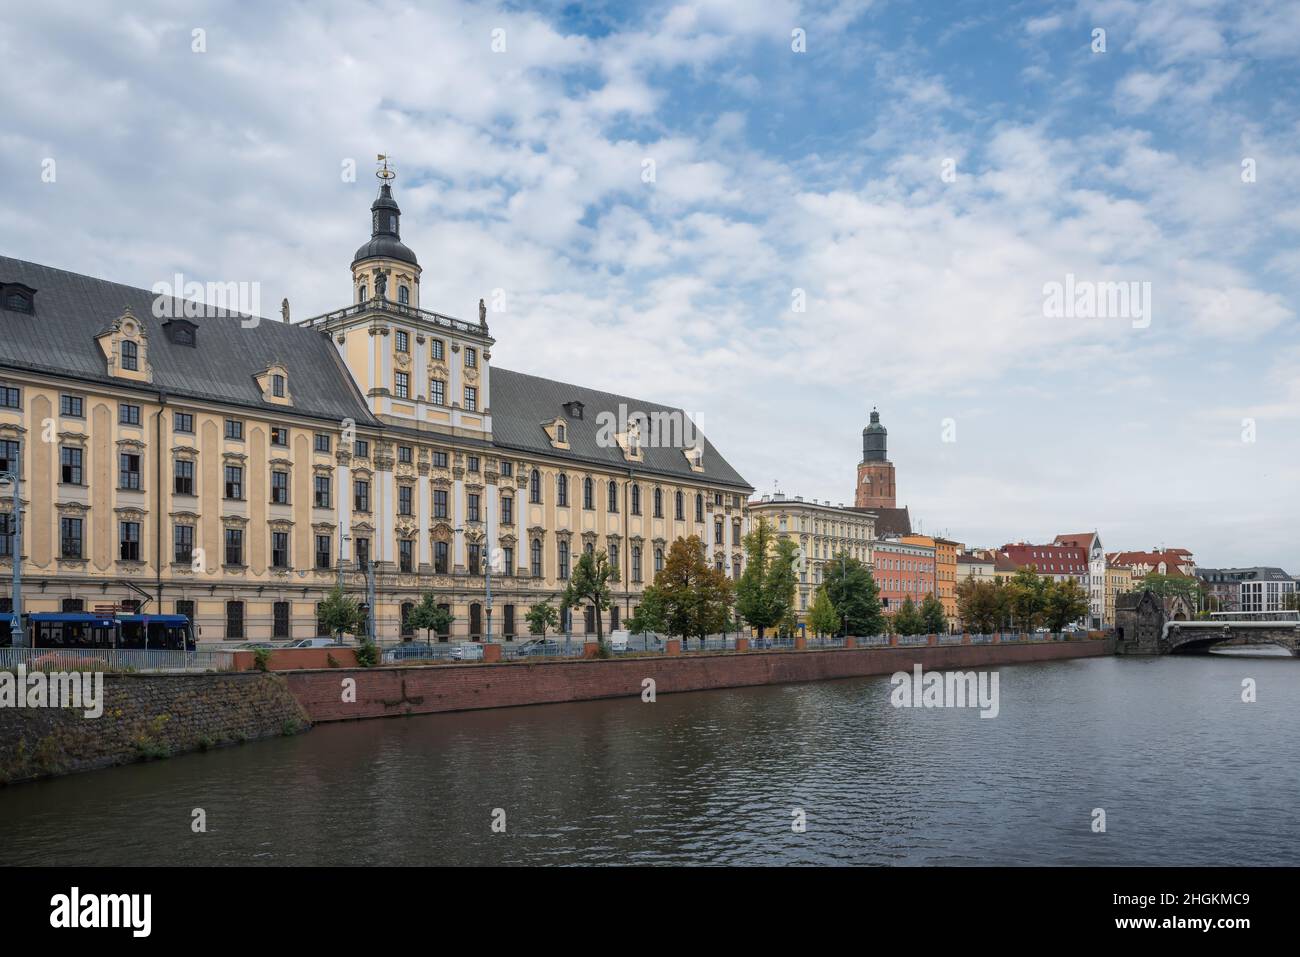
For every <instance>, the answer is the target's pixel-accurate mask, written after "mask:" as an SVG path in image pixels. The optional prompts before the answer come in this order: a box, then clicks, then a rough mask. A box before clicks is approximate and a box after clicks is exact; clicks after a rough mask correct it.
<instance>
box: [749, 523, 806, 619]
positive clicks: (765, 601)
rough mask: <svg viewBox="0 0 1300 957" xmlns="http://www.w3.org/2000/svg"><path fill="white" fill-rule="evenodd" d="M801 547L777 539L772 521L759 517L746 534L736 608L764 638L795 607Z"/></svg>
mask: <svg viewBox="0 0 1300 957" xmlns="http://www.w3.org/2000/svg"><path fill="white" fill-rule="evenodd" d="M798 556H799V549H798V546H796V545H795V543H794V542H793V541H791V540H790V539H788V538H782V539H778V538H777V536H776V532H775V531H774V530H773V528H772V524H771V523H770V522H769V521H767V519H765V518H759V520H758V524H757V525H756V526H754V527H753V528H752V529H751V530H750V532H749V534H748V535H746V536H745V570H744V571H743V572H742V573H741V575H740V581H739V582H737V583H736V610H737V611H738V612H739V613H740V616H741V617H742V618H744V619H745V621H747V622H749V624H750V625H751V626H753V627H754V628H757V629H758V637H760V638H762V637H763V632H764V630H765V629H768V628H772V627H774V626H776V625H778V624H780V622H781V621H782V619H784V618H785V617H786V616H787V615H789V613H790V611H791V609H793V608H794V592H795V574H796V565H797V564H798Z"/></svg>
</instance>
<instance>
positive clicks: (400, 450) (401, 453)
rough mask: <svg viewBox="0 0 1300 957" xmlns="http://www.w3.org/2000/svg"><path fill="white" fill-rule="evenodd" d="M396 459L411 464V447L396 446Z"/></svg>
mask: <svg viewBox="0 0 1300 957" xmlns="http://www.w3.org/2000/svg"><path fill="white" fill-rule="evenodd" d="M397 461H399V462H404V463H406V464H407V465H410V464H411V461H412V455H411V447H410V446H409V445H399V446H398V447H397Z"/></svg>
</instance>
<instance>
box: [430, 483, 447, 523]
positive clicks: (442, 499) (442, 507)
mask: <svg viewBox="0 0 1300 957" xmlns="http://www.w3.org/2000/svg"><path fill="white" fill-rule="evenodd" d="M433 517H434V518H446V517H447V490H446V489H445V488H436V489H434V490H433Z"/></svg>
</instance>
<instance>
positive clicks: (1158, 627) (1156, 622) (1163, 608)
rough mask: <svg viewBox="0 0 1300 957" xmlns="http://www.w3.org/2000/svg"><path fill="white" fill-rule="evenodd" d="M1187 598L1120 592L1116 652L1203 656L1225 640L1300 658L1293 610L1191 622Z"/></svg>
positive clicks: (1299, 633) (1299, 626)
mask: <svg viewBox="0 0 1300 957" xmlns="http://www.w3.org/2000/svg"><path fill="white" fill-rule="evenodd" d="M1192 617H1193V616H1192V612H1191V609H1190V607H1189V606H1188V605H1187V602H1186V601H1184V600H1183V599H1182V598H1180V597H1177V596H1165V597H1161V596H1158V595H1156V594H1155V593H1154V592H1150V591H1145V592H1135V593H1133V594H1129V595H1120V596H1118V597H1117V598H1116V603H1115V653H1116V654H1120V655H1204V654H1208V653H1209V651H1210V649H1211V648H1213V647H1214V646H1215V645H1221V644H1223V643H1224V642H1226V641H1244V642H1249V643H1252V644H1255V643H1259V644H1270V645H1275V646H1277V647H1279V648H1285V649H1286V650H1287V651H1288V652H1289V653H1290V654H1291V656H1292V657H1300V620H1297V618H1298V617H1300V616H1297V615H1296V614H1295V613H1294V612H1288V613H1270V614H1258V615H1256V614H1250V613H1240V614H1228V615H1218V616H1216V617H1215V618H1213V619H1212V620H1210V621H1193V620H1192Z"/></svg>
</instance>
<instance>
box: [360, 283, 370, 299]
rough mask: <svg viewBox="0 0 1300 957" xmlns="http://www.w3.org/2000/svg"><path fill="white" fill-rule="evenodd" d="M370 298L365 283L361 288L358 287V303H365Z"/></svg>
mask: <svg viewBox="0 0 1300 957" xmlns="http://www.w3.org/2000/svg"><path fill="white" fill-rule="evenodd" d="M369 298H370V297H369V295H367V291H366V284H365V283H364V282H363V283H362V284H361V285H360V286H358V287H357V302H365V301H366V300H367V299H369Z"/></svg>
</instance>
